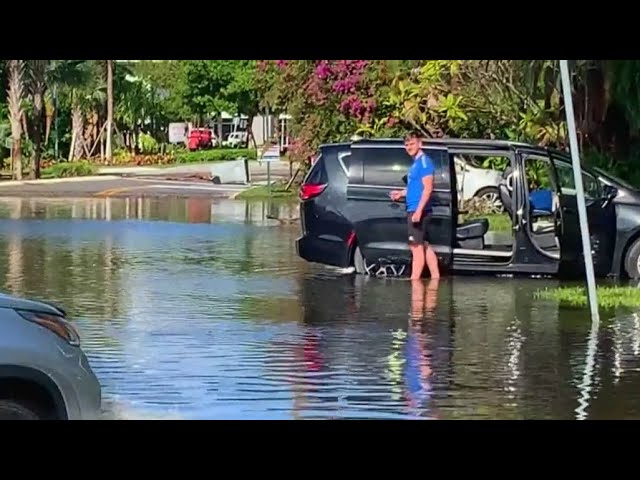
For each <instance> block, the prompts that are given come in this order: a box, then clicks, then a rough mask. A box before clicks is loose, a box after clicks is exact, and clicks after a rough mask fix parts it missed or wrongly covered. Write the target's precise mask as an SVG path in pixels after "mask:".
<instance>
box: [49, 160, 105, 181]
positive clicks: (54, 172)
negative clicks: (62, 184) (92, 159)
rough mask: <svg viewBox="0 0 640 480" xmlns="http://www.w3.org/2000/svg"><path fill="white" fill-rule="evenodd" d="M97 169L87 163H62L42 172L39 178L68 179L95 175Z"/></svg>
mask: <svg viewBox="0 0 640 480" xmlns="http://www.w3.org/2000/svg"><path fill="white" fill-rule="evenodd" d="M97 172H98V167H97V166H96V165H94V164H92V163H89V162H84V161H83V162H63V163H58V164H56V165H52V166H51V167H49V168H45V169H44V170H42V172H40V173H41V175H40V177H41V178H68V177H86V176H89V175H96V174H97Z"/></svg>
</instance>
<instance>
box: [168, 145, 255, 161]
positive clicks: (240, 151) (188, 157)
mask: <svg viewBox="0 0 640 480" xmlns="http://www.w3.org/2000/svg"><path fill="white" fill-rule="evenodd" d="M175 156H176V163H205V162H224V161H229V160H236V159H238V158H240V157H244V158H247V159H248V160H255V159H256V158H257V152H256V150H254V149H248V148H218V149H213V150H200V151H197V152H188V151H181V152H176V154H175Z"/></svg>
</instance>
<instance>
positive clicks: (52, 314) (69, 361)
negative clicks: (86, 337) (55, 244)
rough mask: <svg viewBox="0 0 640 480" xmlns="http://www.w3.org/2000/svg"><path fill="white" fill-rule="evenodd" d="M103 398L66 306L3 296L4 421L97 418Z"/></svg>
mask: <svg viewBox="0 0 640 480" xmlns="http://www.w3.org/2000/svg"><path fill="white" fill-rule="evenodd" d="M101 401H102V393H101V388H100V383H99V382H98V379H97V378H96V376H95V374H94V373H93V371H92V370H91V367H90V366H89V361H88V360H87V357H86V356H85V354H84V352H83V351H82V350H81V348H80V338H79V335H78V332H77V331H76V329H75V328H74V327H73V325H72V324H71V323H69V321H68V320H67V319H66V313H65V312H64V310H62V309H61V308H60V307H57V306H54V305H51V304H48V303H43V302H36V301H31V300H26V299H22V298H17V297H13V296H10V295H5V294H0V420H79V419H95V418H98V417H99V415H100V408H101Z"/></svg>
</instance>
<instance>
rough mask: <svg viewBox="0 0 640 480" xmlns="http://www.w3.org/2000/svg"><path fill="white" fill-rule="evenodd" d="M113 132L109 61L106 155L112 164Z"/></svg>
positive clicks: (109, 64) (111, 63)
mask: <svg viewBox="0 0 640 480" xmlns="http://www.w3.org/2000/svg"><path fill="white" fill-rule="evenodd" d="M112 130H113V60H107V145H106V148H105V150H106V152H105V155H106V157H107V163H111V158H112V150H111V136H112Z"/></svg>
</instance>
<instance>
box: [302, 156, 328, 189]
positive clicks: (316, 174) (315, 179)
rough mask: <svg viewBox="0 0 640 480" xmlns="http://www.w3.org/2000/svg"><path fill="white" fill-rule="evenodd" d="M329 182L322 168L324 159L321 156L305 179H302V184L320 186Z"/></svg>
mask: <svg viewBox="0 0 640 480" xmlns="http://www.w3.org/2000/svg"><path fill="white" fill-rule="evenodd" d="M328 182H329V177H328V176H327V172H326V170H325V168H324V158H323V157H322V155H319V156H318V159H317V160H316V161H315V163H314V164H313V166H312V167H311V170H309V173H307V176H306V178H305V179H304V182H303V183H304V184H314V185H321V184H326V183H328Z"/></svg>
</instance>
